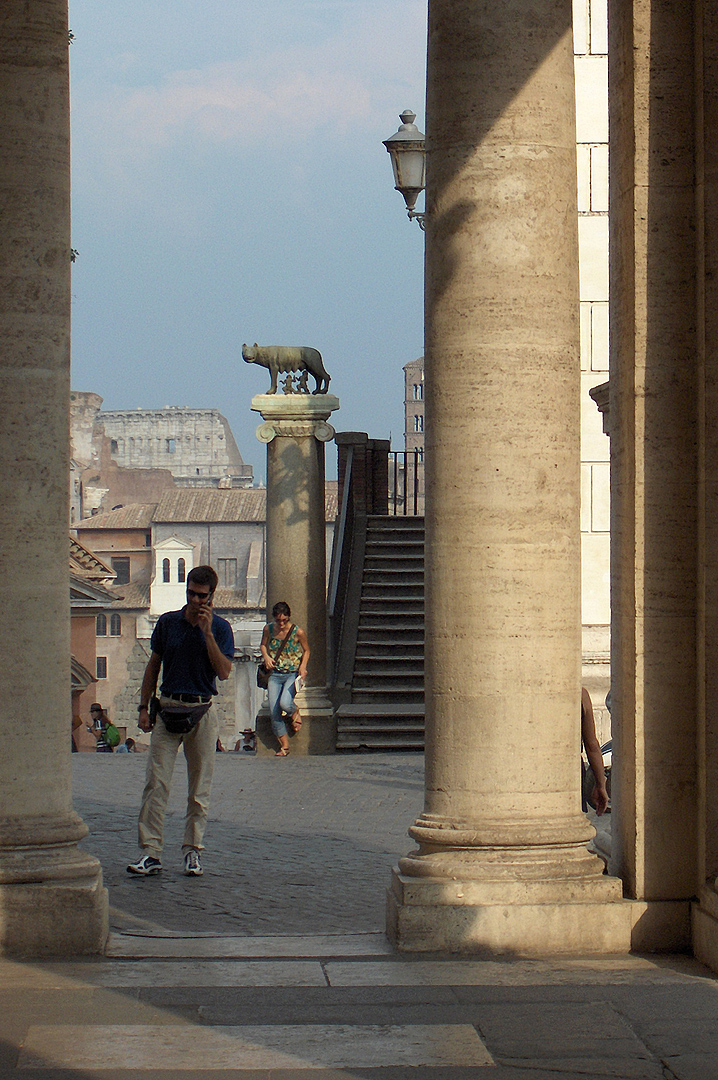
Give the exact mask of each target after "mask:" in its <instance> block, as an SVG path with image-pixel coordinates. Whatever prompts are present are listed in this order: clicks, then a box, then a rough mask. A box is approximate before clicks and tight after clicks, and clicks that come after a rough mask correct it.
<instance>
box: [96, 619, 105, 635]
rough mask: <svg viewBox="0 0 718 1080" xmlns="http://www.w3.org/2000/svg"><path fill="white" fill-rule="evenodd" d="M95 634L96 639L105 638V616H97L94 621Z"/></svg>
mask: <svg viewBox="0 0 718 1080" xmlns="http://www.w3.org/2000/svg"><path fill="white" fill-rule="evenodd" d="M95 634H96V635H97V637H106V636H107V617H106V616H105V615H98V616H97V618H96V619H95Z"/></svg>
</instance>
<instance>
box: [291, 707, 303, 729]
mask: <svg viewBox="0 0 718 1080" xmlns="http://www.w3.org/2000/svg"><path fill="white" fill-rule="evenodd" d="M301 726H302V714H301V713H300V711H299V709H297V711H296V712H295V713H293V714H292V731H294V732H297V731H299V729H300V727H301Z"/></svg>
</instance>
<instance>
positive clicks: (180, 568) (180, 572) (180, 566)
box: [177, 559, 185, 581]
mask: <svg viewBox="0 0 718 1080" xmlns="http://www.w3.org/2000/svg"><path fill="white" fill-rule="evenodd" d="M184 578H185V570H184V559H178V560H177V580H178V581H184Z"/></svg>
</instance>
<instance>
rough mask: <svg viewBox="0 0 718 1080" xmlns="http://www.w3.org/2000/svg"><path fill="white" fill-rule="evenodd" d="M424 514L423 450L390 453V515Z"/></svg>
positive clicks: (414, 515)
mask: <svg viewBox="0 0 718 1080" xmlns="http://www.w3.org/2000/svg"><path fill="white" fill-rule="evenodd" d="M423 513H424V452H423V450H419V449H418V448H417V449H414V450H392V451H390V453H389V514H390V515H392V516H396V517H399V516H404V517H417V516H420V515H422V514H423Z"/></svg>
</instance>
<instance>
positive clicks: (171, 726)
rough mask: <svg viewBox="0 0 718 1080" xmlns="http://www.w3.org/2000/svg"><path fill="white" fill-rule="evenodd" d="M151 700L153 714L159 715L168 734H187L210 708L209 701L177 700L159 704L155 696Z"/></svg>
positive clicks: (210, 703)
mask: <svg viewBox="0 0 718 1080" xmlns="http://www.w3.org/2000/svg"><path fill="white" fill-rule="evenodd" d="M153 700H154V702H156V705H155V710H154V712H155V715H156V716H159V718H160V720H161V721H162V723H163V724H164V726H165V729H166V730H167V731H169V733H170V735H189V733H190V731H192V730H193V729H194V728H196V727H197V724H198V723H199V722H200V720H201V719H202V717H203V716H204V715H205V713H207V712H209V710H210V709H211V708H212V702H211V701H204V702H203V701H198V702H197V703H196V704H195V703H193V702H189V701H178V702H173V703H172V704H165V705H160V702H159V700H158V699H157V698H154V699H153ZM150 720H152V714H150Z"/></svg>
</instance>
